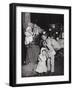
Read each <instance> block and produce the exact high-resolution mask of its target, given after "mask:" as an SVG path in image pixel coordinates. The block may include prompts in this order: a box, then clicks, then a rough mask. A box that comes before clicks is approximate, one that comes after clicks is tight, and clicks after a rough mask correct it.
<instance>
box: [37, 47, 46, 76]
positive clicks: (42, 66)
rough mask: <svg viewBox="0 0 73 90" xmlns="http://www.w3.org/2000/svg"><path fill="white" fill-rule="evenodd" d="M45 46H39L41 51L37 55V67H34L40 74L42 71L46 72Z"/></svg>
mask: <svg viewBox="0 0 73 90" xmlns="http://www.w3.org/2000/svg"><path fill="white" fill-rule="evenodd" d="M46 53H47V52H46V48H43V47H42V48H41V53H40V55H39V57H38V61H39V62H38V65H37V68H36V72H38V73H40V74H42V73H44V72H47V66H46V60H47V57H46Z"/></svg>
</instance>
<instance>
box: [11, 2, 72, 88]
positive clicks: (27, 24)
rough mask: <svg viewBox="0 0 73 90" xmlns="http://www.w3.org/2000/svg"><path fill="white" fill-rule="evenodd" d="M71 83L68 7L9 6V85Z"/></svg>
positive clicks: (69, 17)
mask: <svg viewBox="0 0 73 90" xmlns="http://www.w3.org/2000/svg"><path fill="white" fill-rule="evenodd" d="M64 83H71V7H68V6H54V5H37V4H20V3H19V4H17V3H13V4H10V86H31V85H48V84H64Z"/></svg>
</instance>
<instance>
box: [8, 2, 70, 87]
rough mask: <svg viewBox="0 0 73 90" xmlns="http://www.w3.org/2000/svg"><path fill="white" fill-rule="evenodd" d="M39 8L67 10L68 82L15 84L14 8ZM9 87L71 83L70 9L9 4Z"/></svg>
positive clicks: (54, 6) (65, 7) (67, 7)
mask: <svg viewBox="0 0 73 90" xmlns="http://www.w3.org/2000/svg"><path fill="white" fill-rule="evenodd" d="M17 6H21V7H39V8H57V9H68V10H69V81H59V82H42V83H28V84H16V7H17ZM9 42H10V63H9V66H10V70H9V73H10V77H9V81H10V82H9V83H10V86H13V87H15V86H33V85H48V84H66V83H71V7H70V6H56V5H40V4H21V3H12V4H10V41H9Z"/></svg>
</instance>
